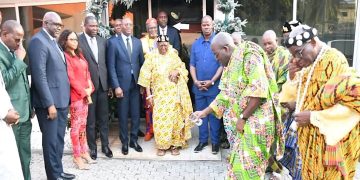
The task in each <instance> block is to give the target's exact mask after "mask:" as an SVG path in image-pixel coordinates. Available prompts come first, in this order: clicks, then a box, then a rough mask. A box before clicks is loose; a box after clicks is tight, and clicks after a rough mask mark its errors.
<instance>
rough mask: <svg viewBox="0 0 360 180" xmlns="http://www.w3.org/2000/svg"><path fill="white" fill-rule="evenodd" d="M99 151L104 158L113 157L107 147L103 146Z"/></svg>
mask: <svg viewBox="0 0 360 180" xmlns="http://www.w3.org/2000/svg"><path fill="white" fill-rule="evenodd" d="M101 151H102V152H103V153H104V154H105V156H106V157H108V158H112V157H113V153H112V151H111V149H110V148H109V146H103V147H102V148H101Z"/></svg>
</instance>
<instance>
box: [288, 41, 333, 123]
mask: <svg viewBox="0 0 360 180" xmlns="http://www.w3.org/2000/svg"><path fill="white" fill-rule="evenodd" d="M327 49H328V47H327V46H326V45H325V44H324V45H323V47H322V48H321V50H320V52H319V54H318V55H317V56H316V59H315V61H314V63H313V64H312V66H311V67H310V71H309V74H308V76H307V79H306V83H305V87H304V93H303V94H302V96H301V86H302V79H303V78H304V74H305V71H306V70H307V69H308V68H304V69H302V70H301V72H300V79H299V82H298V83H299V85H298V89H297V96H296V106H295V113H299V112H300V111H301V108H302V106H303V105H304V101H305V97H306V93H307V91H308V88H309V85H310V80H311V78H312V75H313V73H314V69H315V66H316V65H317V64H318V62H319V61H320V60H321V58H322V56H323V54H324V53H325V51H326V50H327ZM291 126H292V129H297V125H296V123H292V124H291Z"/></svg>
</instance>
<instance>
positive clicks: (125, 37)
mask: <svg viewBox="0 0 360 180" xmlns="http://www.w3.org/2000/svg"><path fill="white" fill-rule="evenodd" d="M121 37H122V39H123V42H124V45H125V48H127V46H126V44H127V41H126V39H127V38H129V43H130V47H131V52H132V49H133V46H132V40H131V35H130V36H125V35H124V34H123V33H121Z"/></svg>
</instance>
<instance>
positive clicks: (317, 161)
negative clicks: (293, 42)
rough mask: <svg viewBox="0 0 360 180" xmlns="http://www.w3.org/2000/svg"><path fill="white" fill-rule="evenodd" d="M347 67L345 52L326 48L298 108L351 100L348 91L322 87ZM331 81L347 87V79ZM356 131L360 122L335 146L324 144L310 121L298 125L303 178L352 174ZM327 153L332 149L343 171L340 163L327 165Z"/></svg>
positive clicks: (359, 150) (359, 146)
mask: <svg viewBox="0 0 360 180" xmlns="http://www.w3.org/2000/svg"><path fill="white" fill-rule="evenodd" d="M309 69H310V68H307V69H305V70H306V71H305V73H304V76H303V78H302V79H301V81H302V84H303V86H302V87H301V89H302V90H304V88H305V87H304V86H305V85H304V84H305V82H306V80H307V79H306V78H307V76H308V73H309ZM349 71H351V70H350V69H349V65H348V63H347V60H346V58H345V56H344V55H343V54H342V53H341V52H339V51H338V50H336V49H330V48H329V49H328V50H327V51H326V52H325V53H324V55H323V57H322V58H321V60H320V62H319V63H318V64H317V65H316V67H315V69H314V74H313V76H312V78H311V80H310V85H309V87H308V92H307V95H306V97H305V102H304V105H303V107H302V109H301V111H305V110H308V111H313V110H317V111H319V110H322V109H326V108H328V107H330V106H329V105H331V104H334V103H337V102H338V103H344V104H345V102H346V101H347V100H353V99H351V98H350V96H348V95H347V96H343V97H341V96H340V95H339V96H336V95H335V94H332V93H330V94H329V95H327V93H326V91H325V90H326V88H325V89H324V85H325V84H327V83H329V82H332V81H329V80H330V79H332V78H335V77H337V76H339V75H341V74H344V73H346V72H349ZM296 78H297V80H299V76H296ZM330 84H331V83H330ZM333 85H335V86H336V85H337V86H338V90H340V91H341V89H342V88H348V87H347V85H346V83H341V82H339V81H338V82H336V83H335V84H333ZM325 87H326V86H325ZM328 87H331V86H328ZM284 90H285V89H284ZM322 92H325V93H322ZM335 92H336V91H335ZM289 93H291V92H289ZM292 93H294V92H292ZM354 93H356V94H357V96H358V92H357V90H356V91H354ZM331 94H332V95H331ZM314 97H317V98H314ZM330 97H332V98H333V99H331V98H330ZM348 97H349V98H348ZM327 98H329V99H327ZM337 98H339V99H337ZM329 102H331V103H329ZM357 103H358V101H357V102H354V103H351V104H353V105H349V104H348V103H346V105H347V106H348V105H349V107H351V108H354V109H357V107H356V104H357ZM359 135H360V124H358V125H357V126H356V127H354V128H353V129H352V130H351V132H350V133H349V134H348V135H347V136H346V137H344V138H343V139H342V140H341V141H340V142H339V143H338V145H337V146H335V147H332V148H328V147H326V144H325V139H324V136H323V135H322V134H321V133H320V131H319V128H318V127H316V126H314V125H312V124H310V125H308V126H306V127H299V128H298V137H299V139H298V144H299V150H300V155H301V159H302V164H303V165H302V177H303V179H352V178H353V177H354V175H355V167H356V162H357V161H358V159H359V155H360V141H359V139H358V138H359ZM328 150H332V152H329V151H328ZM328 153H334V155H335V156H338V157H340V158H341V159H342V166H341V168H343V171H340V169H339V166H336V165H326V162H327V161H328V160H329V159H327V158H326V157H329V156H326V154H328Z"/></svg>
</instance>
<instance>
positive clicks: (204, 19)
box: [201, 15, 213, 23]
mask: <svg viewBox="0 0 360 180" xmlns="http://www.w3.org/2000/svg"><path fill="white" fill-rule="evenodd" d="M204 21H211V22H212V21H213V19H212V17H211V16H209V15H205V16H204V17H202V18H201V23H203V22H204Z"/></svg>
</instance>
